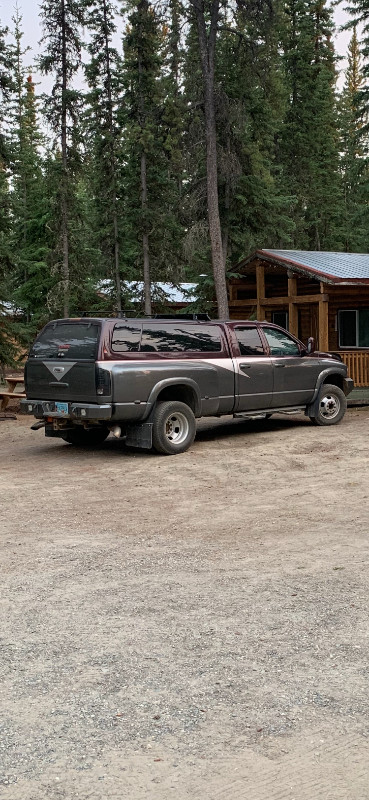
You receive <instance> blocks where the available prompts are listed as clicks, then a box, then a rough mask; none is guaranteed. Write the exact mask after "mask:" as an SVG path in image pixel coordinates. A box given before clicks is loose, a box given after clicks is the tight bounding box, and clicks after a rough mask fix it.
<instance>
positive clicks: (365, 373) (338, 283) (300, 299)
mask: <svg viewBox="0 0 369 800" xmlns="http://www.w3.org/2000/svg"><path fill="white" fill-rule="evenodd" d="M237 273H238V276H239V277H237V278H232V279H230V281H229V306H230V317H231V319H258V320H264V319H265V320H267V321H268V322H274V323H275V324H277V325H281V326H282V327H283V328H286V330H288V331H290V333H292V334H293V335H294V336H297V337H298V338H299V339H301V341H303V342H306V341H307V339H308V338H309V336H313V337H314V339H315V342H316V348H317V349H319V350H324V351H327V350H328V351H333V352H338V353H339V354H340V356H341V358H342V361H344V362H345V364H347V367H348V373H349V375H350V377H351V378H353V380H354V382H355V386H356V387H358V388H360V389H363V390H364V389H365V390H366V391H365V392H361V399H363V400H364V399H365V395H366V396H367V399H368V400H369V255H367V254H363V253H329V252H323V251H307V250H257V251H256V252H255V253H253V254H252V255H251V256H249V257H248V258H245V259H244V260H243V261H241V262H240V264H239V265H238V267H237ZM358 399H359V398H358Z"/></svg>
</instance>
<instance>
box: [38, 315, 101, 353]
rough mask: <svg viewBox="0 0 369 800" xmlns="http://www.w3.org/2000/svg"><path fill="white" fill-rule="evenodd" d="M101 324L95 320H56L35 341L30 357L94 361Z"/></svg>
mask: <svg viewBox="0 0 369 800" xmlns="http://www.w3.org/2000/svg"><path fill="white" fill-rule="evenodd" d="M99 334H100V326H99V325H97V324H96V323H93V322H86V323H84V322H75V323H73V322H55V323H52V324H51V325H47V327H46V328H44V330H43V331H42V333H40V335H39V337H38V338H37V339H36V341H35V342H34V344H33V346H32V349H31V351H30V358H39V359H47V358H60V359H64V360H68V361H70V360H71V361H94V360H95V359H96V356H97V346H98V342H99Z"/></svg>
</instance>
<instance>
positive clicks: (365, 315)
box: [338, 308, 369, 347]
mask: <svg viewBox="0 0 369 800" xmlns="http://www.w3.org/2000/svg"><path fill="white" fill-rule="evenodd" d="M338 342H339V346H340V347H369V308H359V309H345V310H344V311H339V312H338Z"/></svg>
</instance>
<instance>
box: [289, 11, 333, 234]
mask: <svg viewBox="0 0 369 800" xmlns="http://www.w3.org/2000/svg"><path fill="white" fill-rule="evenodd" d="M285 8H286V14H287V17H288V22H287V35H286V38H285V65H286V79H287V86H288V91H289V97H290V99H289V106H288V110H287V115H286V121H285V125H284V131H283V135H282V139H281V161H282V164H283V170H284V180H285V187H286V190H287V191H289V192H291V193H292V194H293V195H295V197H296V205H295V208H294V212H293V219H294V223H295V236H294V246H295V247H297V248H306V249H312V250H320V249H323V250H324V249H326V250H332V249H340V247H342V244H343V240H342V231H341V218H342V206H341V196H342V192H341V185H340V176H339V169H338V166H339V137H338V122H337V109H336V99H335V80H336V74H335V55H334V49H333V44H332V33H333V23H332V10H331V8H330V7H328V5H327V2H326V0H287V2H286V5H285Z"/></svg>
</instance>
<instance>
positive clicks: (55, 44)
mask: <svg viewBox="0 0 369 800" xmlns="http://www.w3.org/2000/svg"><path fill="white" fill-rule="evenodd" d="M41 19H42V26H43V38H42V40H41V44H43V45H44V52H43V54H42V55H41V57H40V59H39V66H40V69H41V72H42V73H43V74H45V75H49V74H51V75H53V76H54V85H53V88H52V92H51V96H49V97H45V113H46V119H47V121H48V122H49V123H50V125H51V127H52V129H53V131H54V133H55V135H56V140H57V144H58V149H60V160H59V166H60V180H59V191H58V203H59V210H60V233H59V235H60V241H61V248H60V250H61V261H62V265H61V277H62V296H63V314H64V316H68V315H69V308H70V288H71V287H70V221H71V220H70V213H69V212H70V206H71V204H72V197H73V185H74V183H75V174H74V169H75V163H76V151H77V123H78V118H79V114H80V111H81V103H80V99H81V98H80V93H79V92H77V91H76V90H75V89H74V88H73V78H74V76H75V75H76V73H77V71H78V69H79V67H80V63H81V39H80V29H81V25H82V24H83V22H84V6H83V4H82V3H80V2H78V0H43V2H42V3H41ZM57 249H59V248H57Z"/></svg>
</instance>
